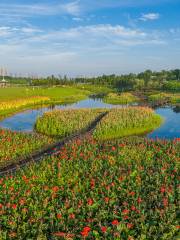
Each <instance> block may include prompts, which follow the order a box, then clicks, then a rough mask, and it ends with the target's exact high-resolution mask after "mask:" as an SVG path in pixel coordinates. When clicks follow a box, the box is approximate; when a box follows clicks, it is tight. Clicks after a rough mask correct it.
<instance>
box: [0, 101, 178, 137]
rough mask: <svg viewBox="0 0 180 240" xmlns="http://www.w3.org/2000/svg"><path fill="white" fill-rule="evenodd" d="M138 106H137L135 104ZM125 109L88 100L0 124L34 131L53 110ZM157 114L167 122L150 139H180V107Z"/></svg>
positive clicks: (25, 113) (28, 113) (27, 113)
mask: <svg viewBox="0 0 180 240" xmlns="http://www.w3.org/2000/svg"><path fill="white" fill-rule="evenodd" d="M135 105H137V104H135ZM113 107H124V105H111V104H106V103H104V102H103V101H102V100H101V99H91V98H89V99H86V100H83V101H79V102H77V103H74V104H69V105H55V106H51V107H42V108H39V109H31V110H27V111H23V112H20V113H17V114H14V115H13V116H10V117H8V118H6V119H4V120H3V121H1V122H0V128H7V129H10V130H12V131H25V132H30V131H33V128H34V124H35V122H36V119H37V118H38V117H39V116H42V115H43V113H44V112H47V111H50V110H52V109H72V108H73V109H79V108H113ZM156 112H157V113H158V114H160V115H161V116H162V117H163V118H164V119H165V120H164V123H163V124H162V125H161V126H160V127H159V128H158V129H156V130H155V131H153V132H152V133H150V134H148V135H147V136H148V137H150V138H167V139H173V138H179V137H180V124H179V123H180V109H179V108H178V107H174V108H173V107H170V106H168V107H161V108H157V109H156Z"/></svg>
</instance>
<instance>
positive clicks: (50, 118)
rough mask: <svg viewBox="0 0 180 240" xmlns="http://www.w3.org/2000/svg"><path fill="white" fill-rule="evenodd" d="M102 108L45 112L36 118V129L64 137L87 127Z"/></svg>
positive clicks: (49, 134)
mask: <svg viewBox="0 0 180 240" xmlns="http://www.w3.org/2000/svg"><path fill="white" fill-rule="evenodd" d="M102 112H103V110H99V109H76V110H72V109H71V110H56V111H53V112H47V113H45V114H44V115H43V116H42V117H40V118H39V119H37V122H36V126H35V128H36V131H38V132H40V133H42V134H45V135H48V136H56V137H66V136H68V135H71V134H73V133H76V132H79V131H81V130H84V129H85V128H87V127H88V126H89V125H90V124H91V122H92V121H94V120H95V119H96V118H97V117H98V116H99V114H100V113H102Z"/></svg>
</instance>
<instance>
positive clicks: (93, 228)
mask: <svg viewBox="0 0 180 240" xmlns="http://www.w3.org/2000/svg"><path fill="white" fill-rule="evenodd" d="M179 150H180V145H179V144H178V140H177V141H174V142H164V141H160V142H154V141H147V140H141V141H140V140H138V141H137V142H136V141H134V142H133V143H131V142H129V141H127V140H126V141H125V140H122V141H116V142H108V143H103V144H100V143H98V142H96V141H94V140H93V139H88V140H86V141H83V142H82V141H80V140H78V141H76V142H74V143H73V144H68V145H66V146H65V147H64V148H62V149H60V150H59V154H58V155H57V156H53V157H51V158H47V159H45V160H44V161H42V162H41V163H40V164H33V165H32V166H29V167H28V168H27V169H25V170H21V172H18V173H16V174H15V175H14V176H9V177H2V178H1V179H0V216H1V217H0V239H2V240H10V239H15V240H23V239H45V240H48V239H52V240H57V239H74V240H76V239H89V240H90V239H102V240H103V239H107V240H111V239H121V240H127V239H129V240H132V239H133V240H134V239H136V240H142V239H144V240H145V239H146V240H151V239H153V240H170V239H178V232H179V223H178V215H177V212H178V208H179V204H178V186H179V180H178V176H179V167H178V161H179V159H180V151H179Z"/></svg>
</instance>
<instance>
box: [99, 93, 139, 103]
mask: <svg viewBox="0 0 180 240" xmlns="http://www.w3.org/2000/svg"><path fill="white" fill-rule="evenodd" d="M138 101H139V99H138V98H137V97H136V96H134V95H133V94H132V93H129V92H127V93H119V94H118V93H109V94H107V95H106V96H105V97H104V102H105V103H109V104H130V103H135V102H138Z"/></svg>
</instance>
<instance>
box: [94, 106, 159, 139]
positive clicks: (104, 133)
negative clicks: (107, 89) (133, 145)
mask: <svg viewBox="0 0 180 240" xmlns="http://www.w3.org/2000/svg"><path fill="white" fill-rule="evenodd" d="M162 121H163V120H162V118H161V117H160V116H159V115H157V114H155V112H154V111H153V110H152V109H150V108H147V107H128V108H119V109H111V110H110V111H109V113H108V114H107V115H106V116H105V117H104V118H103V119H102V120H101V121H100V122H99V123H98V125H97V127H96V130H95V131H94V137H95V138H96V139H100V140H106V139H115V138H119V137H124V136H130V135H138V134H143V133H146V132H150V131H151V130H154V129H156V128H157V127H159V126H160V125H161V123H162Z"/></svg>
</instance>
